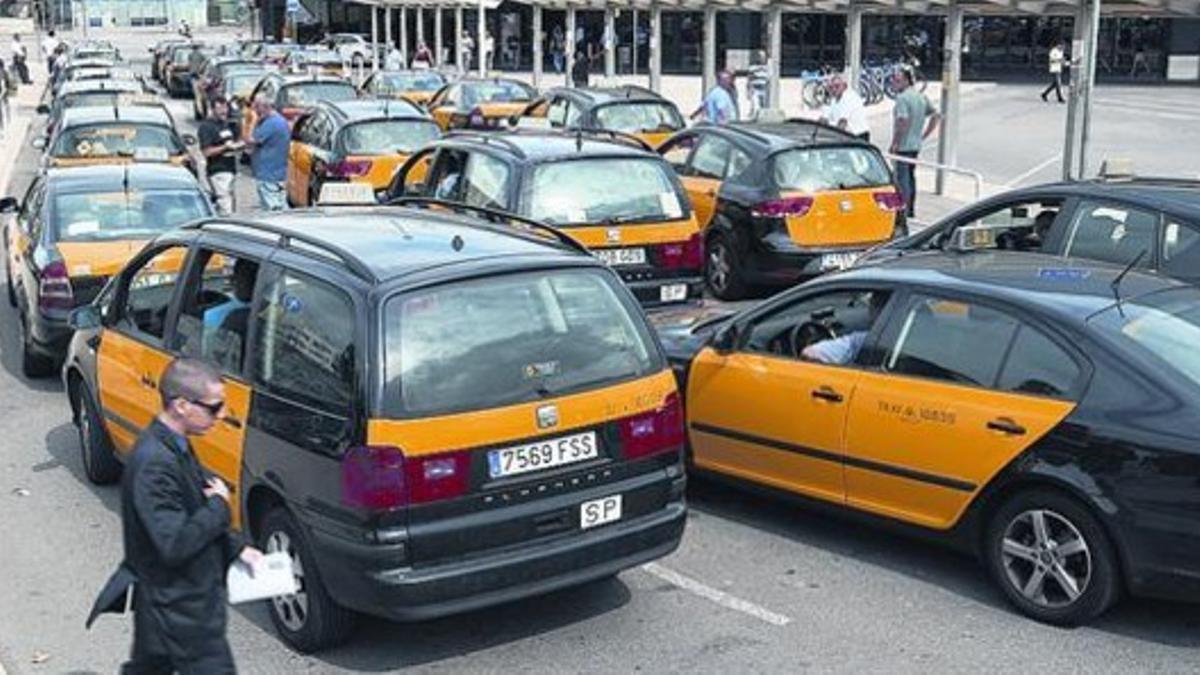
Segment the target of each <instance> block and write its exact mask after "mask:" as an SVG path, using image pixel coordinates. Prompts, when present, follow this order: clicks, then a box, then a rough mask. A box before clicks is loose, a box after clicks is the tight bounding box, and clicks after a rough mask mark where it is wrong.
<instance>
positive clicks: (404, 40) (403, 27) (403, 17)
mask: <svg viewBox="0 0 1200 675" xmlns="http://www.w3.org/2000/svg"><path fill="white" fill-rule="evenodd" d="M400 58H401V59H402V60H403V61H404V65H402V66H400V67H401V68H407V67H408V8H407V7H405V6H404V5H400Z"/></svg>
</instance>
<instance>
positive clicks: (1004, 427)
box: [987, 417, 1025, 436]
mask: <svg viewBox="0 0 1200 675" xmlns="http://www.w3.org/2000/svg"><path fill="white" fill-rule="evenodd" d="M987 428H989V429H991V430H992V431H999V432H1000V433H1002V434H1008V435H1009V436H1024V435H1025V427H1023V426H1021V425H1020V424H1017V423H1016V422H1014V421H1012V419H1011V418H1008V417H997V418H996V419H994V420H991V421H990V422H988V423H987Z"/></svg>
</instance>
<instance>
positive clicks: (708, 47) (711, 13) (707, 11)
mask: <svg viewBox="0 0 1200 675" xmlns="http://www.w3.org/2000/svg"><path fill="white" fill-rule="evenodd" d="M702 43H703V47H702V51H703V53H704V70H702V71H701V72H702V73H703V76H702V77H703V81H702V82H701V85H700V86H701V88H702V89H703V91H702V92H700V98H701V99H703V98H704V97H705V96H707V95H708V91H709V90H710V89H712V88H713V85H714V84H716V82H717V8H716V7H713V6H712V5H709V6H707V7H705V8H704V37H703V38H702Z"/></svg>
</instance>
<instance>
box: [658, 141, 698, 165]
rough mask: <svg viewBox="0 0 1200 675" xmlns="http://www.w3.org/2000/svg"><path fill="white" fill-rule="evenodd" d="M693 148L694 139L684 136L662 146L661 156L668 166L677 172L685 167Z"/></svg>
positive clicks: (694, 144) (694, 145)
mask: <svg viewBox="0 0 1200 675" xmlns="http://www.w3.org/2000/svg"><path fill="white" fill-rule="evenodd" d="M694 147H696V137H695V136H686V137H684V138H681V139H679V140H678V141H675V142H673V143H671V144H669V145H666V146H664V147H663V150H662V152H661V154H662V157H663V159H665V160H667V163H668V164H670V165H671V166H673V167H675V169H676V170H679V169H683V168H684V167H685V166H686V165H687V160H688V156H689V155H691V154H692V148H694Z"/></svg>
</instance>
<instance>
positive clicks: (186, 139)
mask: <svg viewBox="0 0 1200 675" xmlns="http://www.w3.org/2000/svg"><path fill="white" fill-rule="evenodd" d="M198 142H199V141H197V140H196V137H195V136H194V135H192V134H184V135H183V144H184V145H195V144H196V143H198Z"/></svg>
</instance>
